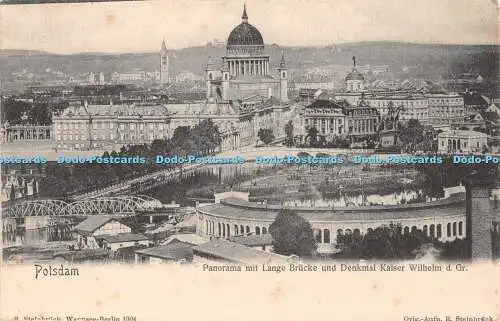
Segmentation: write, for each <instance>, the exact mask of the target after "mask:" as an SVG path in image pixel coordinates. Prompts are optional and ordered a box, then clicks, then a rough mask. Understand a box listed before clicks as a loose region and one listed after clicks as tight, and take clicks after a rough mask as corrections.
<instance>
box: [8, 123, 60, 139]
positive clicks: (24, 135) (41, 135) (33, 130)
mask: <svg viewBox="0 0 500 321" xmlns="http://www.w3.org/2000/svg"><path fill="white" fill-rule="evenodd" d="M51 133H52V126H38V125H9V124H8V123H5V124H3V125H0V141H1V142H20V141H40V140H41V141H48V140H50V139H51Z"/></svg>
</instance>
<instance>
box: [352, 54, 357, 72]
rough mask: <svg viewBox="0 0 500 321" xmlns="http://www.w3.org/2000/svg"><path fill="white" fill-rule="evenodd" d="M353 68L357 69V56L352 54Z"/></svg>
mask: <svg viewBox="0 0 500 321" xmlns="http://www.w3.org/2000/svg"><path fill="white" fill-rule="evenodd" d="M352 65H353V67H352V70H356V56H352Z"/></svg>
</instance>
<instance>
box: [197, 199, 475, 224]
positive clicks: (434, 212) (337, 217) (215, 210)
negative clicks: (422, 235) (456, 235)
mask: <svg viewBox="0 0 500 321" xmlns="http://www.w3.org/2000/svg"><path fill="white" fill-rule="evenodd" d="M281 209H282V207H281V206H279V205H267V206H266V205H262V204H257V203H251V202H246V201H243V200H240V199H231V198H229V199H225V200H222V201H221V203H220V204H212V205H206V206H204V207H202V208H200V209H199V211H200V212H203V213H206V214H211V215H214V216H222V217H231V218H235V219H242V218H244V219H255V220H264V221H269V222H272V221H274V219H275V217H276V216H277V215H278V213H279V211H280V210H281ZM286 209H287V210H290V211H293V212H296V213H297V214H299V215H301V216H302V217H304V218H305V219H307V220H308V221H315V222H318V221H328V222H331V221H337V222H341V221H359V220H368V221H370V220H400V219H411V218H416V217H417V218H426V217H439V216H452V215H460V214H465V204H464V196H463V195H458V196H456V197H451V198H448V199H445V200H439V201H434V202H431V203H423V204H405V205H375V206H359V207H343V208H327V207H316V208H286Z"/></svg>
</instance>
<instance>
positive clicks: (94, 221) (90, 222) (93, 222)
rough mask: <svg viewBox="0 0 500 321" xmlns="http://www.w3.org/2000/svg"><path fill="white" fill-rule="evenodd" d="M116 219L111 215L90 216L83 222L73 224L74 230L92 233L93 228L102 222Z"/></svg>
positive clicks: (102, 223) (99, 225) (96, 227)
mask: <svg viewBox="0 0 500 321" xmlns="http://www.w3.org/2000/svg"><path fill="white" fill-rule="evenodd" d="M113 220H116V219H115V218H113V217H112V216H107V215H95V216H90V217H88V218H87V219H85V220H84V221H83V222H81V223H80V224H78V225H77V226H75V231H78V232H83V233H85V234H87V233H88V234H92V232H94V231H95V230H97V229H98V228H100V227H101V226H103V225H104V224H106V223H108V222H111V221H113Z"/></svg>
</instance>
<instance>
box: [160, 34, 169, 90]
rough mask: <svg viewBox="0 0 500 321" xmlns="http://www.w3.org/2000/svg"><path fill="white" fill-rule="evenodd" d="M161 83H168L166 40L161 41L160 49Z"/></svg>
mask: <svg viewBox="0 0 500 321" xmlns="http://www.w3.org/2000/svg"><path fill="white" fill-rule="evenodd" d="M160 84H162V85H166V84H168V52H167V46H166V45H165V40H163V42H162V43H161V49H160Z"/></svg>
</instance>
